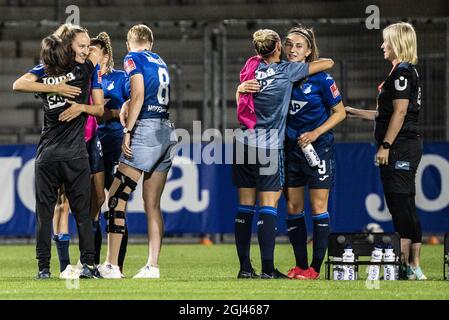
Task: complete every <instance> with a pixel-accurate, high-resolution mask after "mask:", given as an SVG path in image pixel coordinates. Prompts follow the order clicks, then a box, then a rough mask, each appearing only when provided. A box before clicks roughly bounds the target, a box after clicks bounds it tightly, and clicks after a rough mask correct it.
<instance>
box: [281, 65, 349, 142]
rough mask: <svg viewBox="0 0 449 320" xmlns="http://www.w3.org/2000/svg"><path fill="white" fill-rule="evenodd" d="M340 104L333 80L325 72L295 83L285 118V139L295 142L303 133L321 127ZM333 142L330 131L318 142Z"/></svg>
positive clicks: (339, 97) (338, 93)
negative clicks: (332, 110)
mask: <svg viewBox="0 0 449 320" xmlns="http://www.w3.org/2000/svg"><path fill="white" fill-rule="evenodd" d="M340 102H341V96H340V92H339V91H338V88H337V85H336V84H335V81H334V79H332V77H331V76H330V75H328V74H327V73H325V72H319V73H317V74H314V75H311V76H309V77H308V78H307V79H306V81H304V82H299V83H295V85H294V86H293V92H292V97H291V102H290V108H289V111H288V118H287V138H288V139H292V140H296V139H297V138H298V137H299V136H300V135H301V134H303V133H304V132H309V131H312V130H314V129H316V128H318V127H319V126H321V125H322V124H323V123H324V122H326V120H327V119H329V117H330V111H331V109H332V108H333V107H335V106H336V105H337V104H338V103H340ZM320 139H324V140H326V141H328V142H332V141H333V133H332V130H329V131H328V132H326V133H324V134H323V135H321V136H320V137H319V138H318V140H320Z"/></svg>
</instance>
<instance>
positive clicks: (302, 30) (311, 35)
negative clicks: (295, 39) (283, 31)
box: [287, 26, 319, 62]
mask: <svg viewBox="0 0 449 320" xmlns="http://www.w3.org/2000/svg"><path fill="white" fill-rule="evenodd" d="M290 34H298V35H300V36H302V37H304V38H305V39H306V41H307V45H308V48H309V49H310V50H311V51H312V52H311V53H310V54H309V55H308V56H307V57H306V62H312V61H316V60H318V58H319V50H318V46H317V45H316V40H315V32H314V31H313V29H312V28H306V27H303V26H298V27H294V28H291V29H290V30H288V33H287V36H288V35H290Z"/></svg>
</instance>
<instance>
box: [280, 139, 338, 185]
mask: <svg viewBox="0 0 449 320" xmlns="http://www.w3.org/2000/svg"><path fill="white" fill-rule="evenodd" d="M313 147H314V148H315V151H316V153H317V154H318V156H319V157H320V164H319V165H318V166H316V167H313V168H312V167H310V166H309V163H308V162H307V160H306V157H305V156H304V153H303V152H302V150H301V148H300V147H299V146H298V145H297V144H296V141H288V142H287V147H286V150H285V151H286V152H285V153H286V155H285V158H286V160H287V162H286V165H285V171H286V187H287V188H298V187H304V186H306V185H307V186H308V187H309V189H330V188H331V187H332V186H333V183H334V177H335V161H334V146H333V145H332V144H330V143H328V142H327V141H319V142H314V143H313Z"/></svg>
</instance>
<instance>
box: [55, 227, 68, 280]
mask: <svg viewBox="0 0 449 320" xmlns="http://www.w3.org/2000/svg"><path fill="white" fill-rule="evenodd" d="M53 240H55V242H56V249H57V251H58V258H59V269H60V272H62V271H64V270H65V268H66V267H67V266H68V265H69V264H70V255H69V244H70V234H67V233H59V234H57V235H54V236H53Z"/></svg>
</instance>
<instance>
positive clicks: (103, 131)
mask: <svg viewBox="0 0 449 320" xmlns="http://www.w3.org/2000/svg"><path fill="white" fill-rule="evenodd" d="M102 88H103V92H104V101H105V107H106V108H108V109H111V110H118V109H120V108H121V107H122V105H123V103H124V102H125V101H126V100H128V98H129V95H128V90H129V86H128V78H127V77H126V74H125V72H124V71H121V70H114V69H113V70H112V72H110V73H106V74H104V75H102ZM98 130H99V135H100V139H101V138H102V137H103V136H105V135H107V134H117V135H119V136H121V135H122V134H123V132H122V130H123V127H122V125H121V123H120V120H119V119H118V118H113V119H111V120H109V121H107V122H106V123H102V124H100V125H99V126H98Z"/></svg>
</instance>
